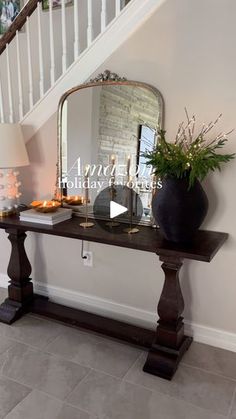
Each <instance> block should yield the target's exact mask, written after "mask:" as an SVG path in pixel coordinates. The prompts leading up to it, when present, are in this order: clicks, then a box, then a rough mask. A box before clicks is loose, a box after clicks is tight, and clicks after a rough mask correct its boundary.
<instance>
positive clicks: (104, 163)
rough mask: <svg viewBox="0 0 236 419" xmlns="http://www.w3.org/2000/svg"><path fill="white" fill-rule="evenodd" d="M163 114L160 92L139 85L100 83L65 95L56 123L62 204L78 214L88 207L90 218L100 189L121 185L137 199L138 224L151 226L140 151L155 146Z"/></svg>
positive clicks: (146, 170)
mask: <svg viewBox="0 0 236 419" xmlns="http://www.w3.org/2000/svg"><path fill="white" fill-rule="evenodd" d="M162 113H163V109H162V98H161V95H160V93H159V92H158V91H157V90H156V89H154V88H152V87H150V86H148V85H145V84H142V83H136V82H119V83H115V82H112V83H111V82H110V83H106V82H104V83H101V82H100V83H97V84H96V85H95V86H94V85H92V86H89V85H88V86H86V85H84V86H80V87H79V88H78V90H76V89H75V91H73V92H72V93H71V94H69V95H68V96H67V98H66V100H65V101H64V102H63V104H62V109H61V121H60V124H61V126H60V128H61V131H60V133H61V138H60V172H61V173H60V186H61V189H62V194H63V202H64V205H65V206H73V209H74V211H75V212H76V213H77V215H83V214H84V211H85V203H87V211H88V213H89V215H90V216H91V217H92V216H93V204H94V201H95V199H96V197H97V196H98V194H99V193H100V192H101V191H102V190H104V189H105V188H107V187H109V188H113V189H114V187H116V186H119V185H126V186H128V187H132V188H133V190H134V191H135V192H136V193H138V195H139V197H140V198H141V201H142V206H143V214H142V217H141V221H142V222H144V223H150V221H151V210H150V208H151V199H152V193H153V187H152V186H153V176H152V173H151V172H152V170H151V168H150V167H147V166H146V162H145V158H144V157H142V152H144V151H146V150H148V149H150V150H152V149H153V147H154V146H155V144H156V129H157V127H158V126H159V127H160V125H161V122H162ZM133 215H134V216H135V214H133ZM101 216H102V209H101ZM127 216H128V215H127V214H126V215H124V216H123V219H124V221H125V217H126V218H127Z"/></svg>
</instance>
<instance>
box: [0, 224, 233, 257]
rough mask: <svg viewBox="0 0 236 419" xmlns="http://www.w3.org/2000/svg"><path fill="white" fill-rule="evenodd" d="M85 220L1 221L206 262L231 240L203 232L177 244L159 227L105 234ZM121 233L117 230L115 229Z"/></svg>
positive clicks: (57, 234) (212, 232) (10, 227)
mask: <svg viewBox="0 0 236 419" xmlns="http://www.w3.org/2000/svg"><path fill="white" fill-rule="evenodd" d="M82 221H83V219H82V218H79V217H73V218H72V219H71V220H68V221H63V222H61V223H59V224H56V225H54V226H48V225H45V224H36V223H28V222H25V221H20V220H19V217H18V216H10V217H6V218H1V219H0V228H1V229H6V230H9V229H15V228H16V229H18V230H21V231H32V232H35V233H42V234H49V235H52V236H61V237H69V238H72V239H79V240H86V241H91V242H96V243H104V244H108V245H113V246H119V247H125V248H129V249H136V250H143V251H146V252H152V253H156V254H158V255H160V256H162V255H165V256H172V257H181V258H187V259H194V260H199V261H203V262H210V261H211V259H212V258H213V257H214V255H215V254H216V252H217V251H218V250H219V248H220V247H221V246H222V245H223V243H224V242H225V241H226V239H227V238H228V234H227V233H219V232H215V231H207V230H199V231H198V232H197V234H196V236H195V238H194V240H193V242H192V243H191V244H175V243H172V242H168V241H167V240H165V239H164V238H163V236H162V234H161V232H160V230H159V229H158V228H152V227H149V226H139V230H140V231H139V233H137V234H127V233H124V231H123V230H124V228H127V224H123V225H122V224H121V225H120V226H119V227H116V229H117V228H118V229H119V234H117V233H115V234H114V233H112V232H108V231H105V230H104V229H102V228H101V227H100V226H99V225H98V224H97V223H96V222H95V226H94V227H92V228H86V229H85V228H83V227H81V226H80V223H81V222H82ZM115 231H117V230H115Z"/></svg>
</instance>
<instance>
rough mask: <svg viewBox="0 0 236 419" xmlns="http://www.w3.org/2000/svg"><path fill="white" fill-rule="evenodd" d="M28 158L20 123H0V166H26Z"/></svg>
mask: <svg viewBox="0 0 236 419" xmlns="http://www.w3.org/2000/svg"><path fill="white" fill-rule="evenodd" d="M28 165H29V158H28V154H27V151H26V147H25V142H24V138H23V133H22V129H21V125H20V124H0V168H2V169H4V168H13V167H20V166H28Z"/></svg>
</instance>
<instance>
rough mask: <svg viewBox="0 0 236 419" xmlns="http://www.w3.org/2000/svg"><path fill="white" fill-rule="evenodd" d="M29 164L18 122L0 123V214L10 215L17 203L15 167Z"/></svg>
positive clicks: (17, 187) (16, 173) (17, 188)
mask: <svg viewBox="0 0 236 419" xmlns="http://www.w3.org/2000/svg"><path fill="white" fill-rule="evenodd" d="M27 165H29V159H28V155H27V151H26V147H25V143H24V138H23V134H22V129H21V125H20V124H0V216H6V215H10V214H11V213H13V212H14V211H15V208H16V207H17V206H18V205H19V197H20V196H21V193H20V192H19V186H20V185H21V182H19V181H18V179H17V176H18V175H19V171H18V170H15V168H16V167H21V166H27Z"/></svg>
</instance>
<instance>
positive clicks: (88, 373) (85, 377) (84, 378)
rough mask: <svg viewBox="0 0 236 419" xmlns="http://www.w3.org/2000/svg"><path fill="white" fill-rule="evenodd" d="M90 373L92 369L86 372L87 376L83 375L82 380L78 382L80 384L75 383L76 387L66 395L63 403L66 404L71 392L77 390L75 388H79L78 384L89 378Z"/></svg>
mask: <svg viewBox="0 0 236 419" xmlns="http://www.w3.org/2000/svg"><path fill="white" fill-rule="evenodd" d="M92 371H93V369H92V368H90V370H89V371H88V372H87V374H85V376H84V377H83V378H82V380H80V382H79V383H77V384H76V385H75V387H74V388H73V390H71V391H70V392H69V393H68V394H67V396H66V398H65V401H66V402H67V401H68V398H69V397H70V396H71V394H72V393H73V391H74V390H75V389H76V388H77V387H79V386H80V384H81V383H83V382H84V381H85V380H86V379H87V378H88V377H89V376H90V374H91V373H92ZM71 406H73V404H71Z"/></svg>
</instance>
